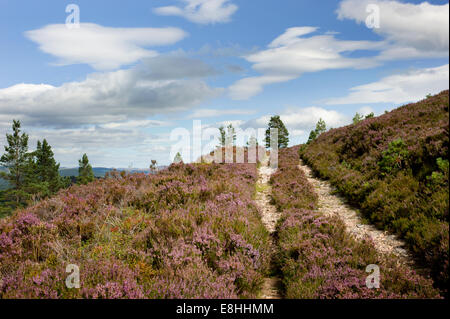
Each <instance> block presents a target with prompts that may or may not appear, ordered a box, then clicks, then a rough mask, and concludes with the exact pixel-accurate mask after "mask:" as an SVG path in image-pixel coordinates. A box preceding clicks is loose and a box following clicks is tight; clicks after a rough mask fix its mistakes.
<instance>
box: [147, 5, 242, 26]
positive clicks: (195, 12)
mask: <svg viewBox="0 0 450 319" xmlns="http://www.w3.org/2000/svg"><path fill="white" fill-rule="evenodd" d="M180 1H182V2H183V3H185V6H184V7H177V6H167V7H159V8H155V9H154V10H153V12H155V13H156V14H159V15H165V16H180V17H184V18H185V19H187V20H189V21H191V22H194V23H199V24H213V23H224V22H229V21H230V19H231V16H232V15H233V14H234V13H235V12H236V11H237V9H238V7H237V6H236V5H235V4H233V3H232V2H231V1H230V0H180Z"/></svg>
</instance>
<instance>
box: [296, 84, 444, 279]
mask: <svg viewBox="0 0 450 319" xmlns="http://www.w3.org/2000/svg"><path fill="white" fill-rule="evenodd" d="M448 94H449V92H448V91H444V92H442V93H440V94H438V95H435V96H432V97H428V98H427V99H425V100H423V101H420V102H418V103H414V104H409V105H405V106H403V107H400V108H398V109H395V110H393V111H392V112H389V113H386V114H384V115H382V116H379V117H376V118H369V119H365V120H363V121H361V122H359V123H357V124H355V125H349V126H346V127H342V128H338V129H332V130H330V131H329V132H326V133H324V134H322V135H320V137H319V138H318V139H317V140H315V141H314V142H312V143H311V144H310V145H308V146H304V147H302V148H301V151H300V155H301V157H302V158H303V159H304V160H305V161H306V162H307V163H308V164H309V165H310V166H311V167H312V168H313V169H314V171H315V172H316V173H317V174H318V175H319V176H320V177H323V178H326V179H329V180H330V182H331V183H332V184H333V185H334V186H336V187H337V189H338V191H339V192H340V193H342V194H343V195H344V196H345V197H346V198H347V199H348V200H349V201H350V202H352V203H353V204H355V205H357V206H358V207H360V208H361V211H362V212H363V214H364V215H365V216H366V218H367V219H368V220H370V222H372V223H374V224H375V225H377V226H378V227H379V228H383V229H386V230H390V231H393V232H395V233H397V234H399V235H400V236H401V237H402V238H404V239H405V240H406V242H407V245H408V246H409V248H410V250H411V251H412V252H413V254H414V256H416V257H417V258H418V259H419V261H420V262H421V263H422V264H423V265H425V266H426V267H427V268H429V269H431V271H432V275H433V277H434V278H435V280H436V282H437V283H438V284H439V286H440V287H441V288H444V287H446V285H447V283H448V262H449V224H448V205H449V189H448V187H449V184H448V177H449V162H448V147H449V96H448Z"/></svg>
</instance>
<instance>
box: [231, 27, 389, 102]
mask: <svg viewBox="0 0 450 319" xmlns="http://www.w3.org/2000/svg"><path fill="white" fill-rule="evenodd" d="M315 31H317V28H314V27H296V28H290V29H287V30H286V32H285V33H284V34H282V35H281V36H279V37H278V38H276V39H275V40H273V41H272V43H270V44H269V45H268V49H266V50H262V51H259V52H256V53H253V54H250V55H248V56H246V57H245V59H246V60H247V61H248V62H250V63H252V64H253V69H254V70H255V71H257V72H259V73H261V74H262V75H261V76H255V77H247V78H244V79H241V80H239V81H237V82H236V83H234V84H233V85H231V86H230V87H229V94H230V96H231V97H232V98H233V99H237V100H241V99H248V98H250V97H252V96H254V95H256V94H258V93H260V92H261V91H262V90H263V87H264V86H265V85H268V84H273V83H281V82H286V81H290V80H293V79H295V78H298V77H299V76H301V75H302V74H303V73H306V72H318V71H322V70H329V69H344V68H354V69H361V68H370V67H374V66H376V65H378V63H377V62H376V61H374V60H373V59H372V58H350V57H347V56H346V54H348V53H349V52H353V51H358V50H379V49H381V48H382V45H383V44H382V43H381V42H370V41H344V40H338V39H336V38H335V37H334V35H332V34H325V35H315V36H311V37H309V38H306V37H303V36H304V35H307V34H310V33H313V32H315Z"/></svg>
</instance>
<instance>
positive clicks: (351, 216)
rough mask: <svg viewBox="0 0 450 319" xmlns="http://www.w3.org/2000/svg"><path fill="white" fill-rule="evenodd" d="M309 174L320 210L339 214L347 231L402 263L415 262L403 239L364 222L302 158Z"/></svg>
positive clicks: (327, 213) (302, 164)
mask: <svg viewBox="0 0 450 319" xmlns="http://www.w3.org/2000/svg"><path fill="white" fill-rule="evenodd" d="M298 167H299V169H301V170H302V171H303V172H304V173H305V174H306V176H307V178H308V181H309V182H310V183H311V184H312V185H313V186H314V188H315V190H316V192H317V194H318V195H319V209H320V212H321V213H323V214H325V215H327V216H338V217H339V218H340V219H341V220H342V221H343V222H344V224H345V226H346V228H347V231H348V232H349V233H350V234H352V235H353V236H354V237H355V238H357V239H362V238H366V237H369V238H371V239H372V241H373V243H374V245H375V248H376V249H377V250H378V251H379V252H380V253H383V254H394V255H395V256H396V257H397V258H398V261H399V262H400V263H404V264H410V265H411V264H413V261H412V258H411V256H410V255H409V253H408V252H407V251H406V249H405V244H404V242H403V241H401V240H399V239H398V238H397V237H396V236H395V235H392V234H389V233H387V232H385V231H381V230H378V229H376V228H375V227H374V226H372V225H368V224H366V223H364V222H363V219H362V218H361V216H360V213H359V212H358V211H357V210H356V209H353V208H352V207H350V206H349V205H348V204H347V203H346V202H345V200H344V199H343V198H342V197H340V196H339V195H336V194H335V189H334V187H332V186H331V185H330V183H328V182H327V181H323V180H320V179H318V178H315V177H314V174H313V172H312V170H311V168H309V166H307V165H305V164H304V163H303V161H301V160H300V165H299V166H298Z"/></svg>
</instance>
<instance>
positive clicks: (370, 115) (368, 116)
mask: <svg viewBox="0 0 450 319" xmlns="http://www.w3.org/2000/svg"><path fill="white" fill-rule="evenodd" d="M374 117H375V114H374V113H373V112H372V113H370V114H367V115H366V118H365V119H366V120H367V119H371V118H374Z"/></svg>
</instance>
